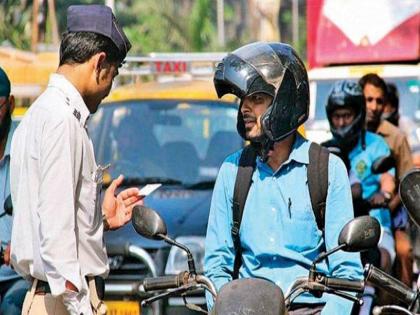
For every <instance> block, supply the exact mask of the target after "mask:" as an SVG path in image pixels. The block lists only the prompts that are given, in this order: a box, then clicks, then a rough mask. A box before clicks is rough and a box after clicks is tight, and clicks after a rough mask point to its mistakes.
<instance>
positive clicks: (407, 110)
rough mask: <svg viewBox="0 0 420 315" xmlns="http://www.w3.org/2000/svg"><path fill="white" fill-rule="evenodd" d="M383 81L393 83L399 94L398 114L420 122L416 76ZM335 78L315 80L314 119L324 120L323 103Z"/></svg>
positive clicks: (419, 103) (325, 101)
mask: <svg viewBox="0 0 420 315" xmlns="http://www.w3.org/2000/svg"><path fill="white" fill-rule="evenodd" d="M385 81H386V82H387V83H388V82H389V83H390V82H392V83H394V84H395V85H396V86H397V88H398V93H399V94H400V114H401V115H403V116H406V117H409V118H412V119H415V120H416V122H417V123H419V122H420V93H419V90H420V83H419V80H418V78H414V77H413V78H390V79H386V78H385ZM335 82H336V80H319V81H317V82H316V100H315V103H316V106H315V120H316V121H319V120H326V119H327V117H326V112H325V105H326V104H327V99H328V94H329V92H330V90H331V88H332V86H333V84H334V83H335Z"/></svg>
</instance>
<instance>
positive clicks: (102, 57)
mask: <svg viewBox="0 0 420 315" xmlns="http://www.w3.org/2000/svg"><path fill="white" fill-rule="evenodd" d="M92 58H93V66H94V68H95V73H96V83H97V84H99V81H100V80H99V79H100V75H101V72H102V70H106V68H107V65H108V64H107V62H106V53H105V52H103V51H101V52H100V53H97V54H96V55H94V56H93V57H92Z"/></svg>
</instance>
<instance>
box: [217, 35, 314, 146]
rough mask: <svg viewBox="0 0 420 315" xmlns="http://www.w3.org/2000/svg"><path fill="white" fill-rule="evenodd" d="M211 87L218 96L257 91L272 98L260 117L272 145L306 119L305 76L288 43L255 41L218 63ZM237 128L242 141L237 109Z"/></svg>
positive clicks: (241, 95)
mask: <svg viewBox="0 0 420 315" xmlns="http://www.w3.org/2000/svg"><path fill="white" fill-rule="evenodd" d="M214 86H215V88H216V91H217V95H218V96H219V97H222V96H223V95H225V94H228V93H231V94H234V95H236V96H238V97H239V98H241V99H242V98H243V97H244V96H247V95H251V94H254V93H257V92H262V93H266V94H268V95H271V96H272V97H273V101H272V104H271V106H270V107H269V108H268V109H267V110H266V112H265V113H264V114H263V115H262V117H261V123H262V129H263V132H264V135H265V136H266V137H267V138H268V140H269V141H271V142H276V141H280V140H282V139H283V138H285V137H286V136H288V135H289V134H291V133H292V132H293V131H294V130H296V129H297V128H298V127H299V125H301V124H303V123H304V122H305V121H306V119H307V118H308V114H309V84H308V75H307V73H306V69H305V66H304V64H303V62H302V61H301V60H300V58H299V57H298V55H297V54H296V52H295V51H294V50H293V48H292V47H291V46H289V45H287V44H283V43H264V42H257V43H252V44H248V45H246V46H243V47H241V48H238V49H237V50H235V51H234V52H232V53H230V54H229V55H227V56H226V57H225V58H223V60H222V62H221V63H219V64H218V66H217V69H216V72H215V74H214ZM237 128H238V132H239V134H240V135H241V136H242V138H244V139H245V125H244V120H243V117H242V113H241V111H240V110H239V111H238V122H237Z"/></svg>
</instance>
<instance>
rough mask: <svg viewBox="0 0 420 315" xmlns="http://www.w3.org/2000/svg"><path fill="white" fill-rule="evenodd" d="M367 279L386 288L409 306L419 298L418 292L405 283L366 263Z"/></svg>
mask: <svg viewBox="0 0 420 315" xmlns="http://www.w3.org/2000/svg"><path fill="white" fill-rule="evenodd" d="M365 279H366V281H370V282H371V283H372V284H373V285H375V286H377V287H379V288H381V289H384V290H385V291H386V292H388V293H389V294H391V295H392V296H394V297H395V298H397V299H399V300H400V301H402V302H404V303H406V304H407V305H409V306H410V305H412V304H413V303H414V302H415V300H416V298H417V294H416V293H415V292H413V291H412V290H411V289H410V288H409V287H407V286H406V285H405V284H404V283H402V282H400V281H398V280H397V279H395V278H393V277H391V276H390V275H388V274H387V273H385V272H383V271H382V270H380V269H378V268H376V267H375V266H373V265H370V264H368V265H366V267H365Z"/></svg>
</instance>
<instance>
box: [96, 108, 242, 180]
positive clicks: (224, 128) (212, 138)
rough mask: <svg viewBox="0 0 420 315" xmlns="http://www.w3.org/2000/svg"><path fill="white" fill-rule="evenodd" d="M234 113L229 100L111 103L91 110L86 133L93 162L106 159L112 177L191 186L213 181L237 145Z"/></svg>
mask: <svg viewBox="0 0 420 315" xmlns="http://www.w3.org/2000/svg"><path fill="white" fill-rule="evenodd" d="M236 115H237V106H236V104H233V103H223V102H211V101H176V100H135V101H126V102H116V103H111V104H106V105H103V106H102V107H100V109H99V110H98V112H97V113H96V114H95V115H93V117H92V118H91V119H90V121H89V133H90V135H91V137H92V140H93V144H94V148H95V154H96V159H97V161H98V163H100V164H101V165H105V164H108V163H109V164H111V167H110V169H109V172H110V175H111V176H112V177H113V178H114V177H116V176H118V175H119V174H123V175H124V176H125V177H126V178H135V179H137V180H138V179H142V178H143V179H147V178H149V179H155V181H156V179H157V181H159V180H160V181H165V179H166V181H167V182H170V181H172V182H173V183H183V184H185V185H193V184H197V183H204V182H212V181H214V180H215V178H216V176H217V172H218V169H219V167H220V165H221V163H222V162H223V160H224V158H225V157H226V156H227V155H229V154H230V153H232V152H234V151H236V150H237V149H239V148H240V147H241V146H242V144H243V142H242V140H241V138H240V137H239V136H238V134H237V132H236ZM152 181H153V180H152Z"/></svg>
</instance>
